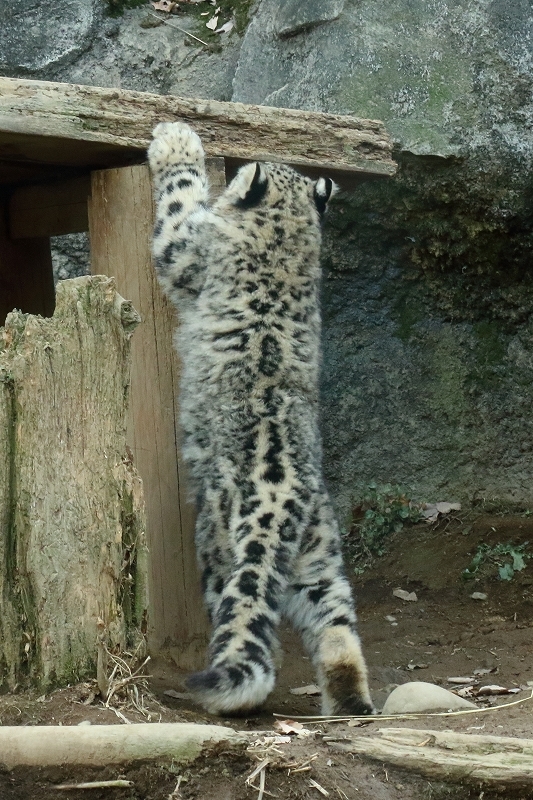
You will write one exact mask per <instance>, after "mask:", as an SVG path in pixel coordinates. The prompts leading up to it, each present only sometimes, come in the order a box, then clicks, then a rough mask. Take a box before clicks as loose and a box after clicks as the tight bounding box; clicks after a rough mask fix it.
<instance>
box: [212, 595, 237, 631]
mask: <svg viewBox="0 0 533 800" xmlns="http://www.w3.org/2000/svg"><path fill="white" fill-rule="evenodd" d="M236 602H237V600H236V598H235V597H225V598H224V599H223V600H222V602H221V604H220V607H219V609H218V614H217V624H218V625H227V624H228V622H233V620H234V619H235V616H236V614H235V604H236Z"/></svg>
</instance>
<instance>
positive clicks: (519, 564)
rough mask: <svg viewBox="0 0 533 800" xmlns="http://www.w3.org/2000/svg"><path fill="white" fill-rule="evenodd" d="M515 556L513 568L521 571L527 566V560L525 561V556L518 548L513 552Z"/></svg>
mask: <svg viewBox="0 0 533 800" xmlns="http://www.w3.org/2000/svg"><path fill="white" fill-rule="evenodd" d="M511 555H512V557H513V569H514V571H515V572H520V571H521V570H523V569H524V568H525V566H526V562H525V561H524V556H523V555H522V553H518V552H517V551H516V550H513V551H512V552H511Z"/></svg>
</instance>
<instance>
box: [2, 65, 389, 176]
mask: <svg viewBox="0 0 533 800" xmlns="http://www.w3.org/2000/svg"><path fill="white" fill-rule="evenodd" d="M161 120H182V121H185V122H188V123H190V124H191V125H192V126H193V127H194V128H195V130H196V131H197V133H198V134H199V135H200V137H201V139H202V142H203V144H204V147H205V151H206V154H207V155H208V156H222V157H227V158H234V159H239V160H245V161H247V160H248V161H253V160H264V161H277V162H284V163H287V164H292V165H294V166H297V167H298V166H301V167H309V168H320V170H322V171H324V170H329V169H331V170H337V171H341V172H342V171H345V172H354V173H358V172H360V173H368V174H373V175H384V176H387V175H393V174H394V173H395V171H396V164H395V162H394V160H393V159H392V155H391V154H392V141H391V139H390V137H389V135H388V134H387V132H386V130H385V128H384V126H383V124H382V123H381V122H377V121H374V120H367V119H358V118H356V117H352V116H343V115H339V114H325V113H321V112H311V111H300V110H295V109H287V108H270V107H267V106H254V105H245V104H243V103H229V102H222V101H217V100H199V99H194V98H185V97H172V96H161V95H154V94H147V93H143V92H132V91H126V90H123V89H104V88H99V87H93V86H77V85H73V84H60V83H51V82H47V81H32V80H18V79H13V78H3V77H0V162H1V161H2V160H5V161H8V162H17V161H18V162H21V163H28V161H32V162H34V163H38V164H40V165H42V164H49V165H63V166H78V167H80V166H84V167H98V166H100V167H104V166H119V165H120V164H124V163H128V161H129V163H131V162H132V160H137V161H138V160H139V159H143V158H144V153H145V150H146V147H147V145H148V143H149V141H150V138H151V132H152V129H153V127H154V125H155V124H156V123H157V122H159V121H161ZM0 173H1V170H0ZM0 180H1V174H0Z"/></svg>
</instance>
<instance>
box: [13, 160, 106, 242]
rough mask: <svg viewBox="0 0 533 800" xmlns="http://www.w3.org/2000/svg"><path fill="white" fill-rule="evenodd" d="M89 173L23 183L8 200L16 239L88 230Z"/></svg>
mask: <svg viewBox="0 0 533 800" xmlns="http://www.w3.org/2000/svg"><path fill="white" fill-rule="evenodd" d="M90 184H91V181H90V176H89V175H82V176H81V177H78V178H71V179H70V180H67V181H54V182H53V183H45V184H39V185H37V186H23V187H21V188H20V189H16V190H15V191H14V192H13V193H12V195H11V198H10V202H9V224H10V234H11V236H12V237H13V238H14V239H19V238H34V237H36V236H63V235H64V234H67V233H82V232H83V231H87V230H89V217H88V214H87V200H88V198H89V191H90Z"/></svg>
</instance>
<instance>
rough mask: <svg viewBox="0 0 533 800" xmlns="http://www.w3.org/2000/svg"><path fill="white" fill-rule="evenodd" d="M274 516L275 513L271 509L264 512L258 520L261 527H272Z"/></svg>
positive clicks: (265, 528) (266, 528)
mask: <svg viewBox="0 0 533 800" xmlns="http://www.w3.org/2000/svg"><path fill="white" fill-rule="evenodd" d="M273 518H274V514H273V513H272V512H271V511H269V512H268V513H267V514H263V515H262V516H261V517H259V519H258V520H257V521H258V523H259V527H260V528H263V529H264V530H268V528H270V523H271V522H272V520H273Z"/></svg>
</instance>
